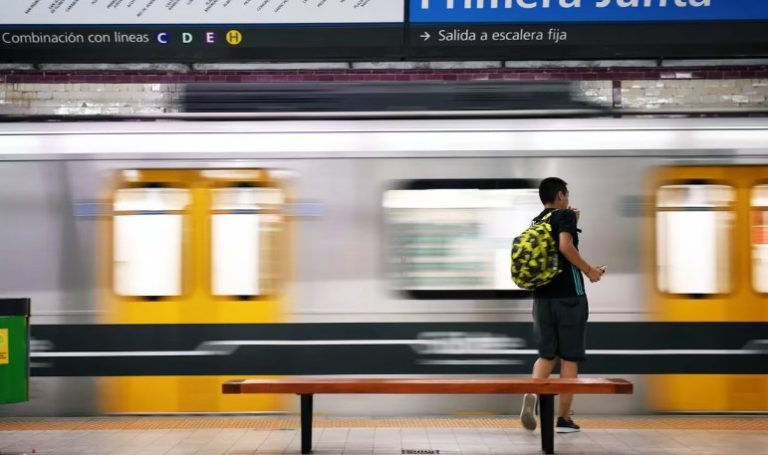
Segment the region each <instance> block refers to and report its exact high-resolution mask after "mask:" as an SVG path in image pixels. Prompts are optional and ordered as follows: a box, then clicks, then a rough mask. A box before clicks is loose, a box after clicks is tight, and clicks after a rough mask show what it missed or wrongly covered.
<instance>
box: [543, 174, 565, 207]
mask: <svg viewBox="0 0 768 455" xmlns="http://www.w3.org/2000/svg"><path fill="white" fill-rule="evenodd" d="M561 191H562V192H563V194H568V184H567V183H565V180H563V179H561V178H557V177H547V178H545V179H544V180H542V181H541V183H540V184H539V199H541V203H542V204H550V203H552V202H555V199H557V193H559V192H561Z"/></svg>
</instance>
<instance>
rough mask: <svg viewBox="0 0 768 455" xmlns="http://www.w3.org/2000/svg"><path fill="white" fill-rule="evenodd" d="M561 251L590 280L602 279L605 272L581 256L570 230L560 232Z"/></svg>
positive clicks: (594, 281)
mask: <svg viewBox="0 0 768 455" xmlns="http://www.w3.org/2000/svg"><path fill="white" fill-rule="evenodd" d="M560 252H561V253H563V256H565V258H566V259H568V261H569V262H570V263H571V264H573V265H575V266H576V267H577V268H578V269H579V270H581V271H582V272H584V273H585V274H586V275H587V277H588V278H589V281H591V282H593V283H596V282H598V281H600V277H601V276H602V275H603V272H602V271H600V270H599V269H598V268H596V267H592V266H591V265H589V263H588V262H587V261H585V260H584V258H583V257H581V254H580V253H579V250H577V249H576V247H575V246H573V236H571V233H570V232H561V233H560Z"/></svg>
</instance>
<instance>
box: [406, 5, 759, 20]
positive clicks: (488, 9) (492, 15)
mask: <svg viewBox="0 0 768 455" xmlns="http://www.w3.org/2000/svg"><path fill="white" fill-rule="evenodd" d="M756 19H768V2H765V1H755V0H414V1H412V2H411V22H414V23H518V24H521V23H564V22H591V23H594V22H638V21H671V22H682V21H740V20H756Z"/></svg>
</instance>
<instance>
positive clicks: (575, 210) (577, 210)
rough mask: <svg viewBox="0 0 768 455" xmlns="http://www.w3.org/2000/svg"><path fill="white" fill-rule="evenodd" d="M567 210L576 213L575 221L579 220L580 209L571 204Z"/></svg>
mask: <svg viewBox="0 0 768 455" xmlns="http://www.w3.org/2000/svg"><path fill="white" fill-rule="evenodd" d="M568 210H573V212H574V213H575V214H576V221H579V217H580V216H581V210H579V209H577V208H576V207H571V206H568Z"/></svg>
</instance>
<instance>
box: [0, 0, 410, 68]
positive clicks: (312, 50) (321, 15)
mask: <svg viewBox="0 0 768 455" xmlns="http://www.w3.org/2000/svg"><path fill="white" fill-rule="evenodd" d="M405 2H406V0H162V1H158V0H5V1H4V2H3V6H2V13H0V61H2V60H5V61H33V62H52V61H53V62H55V61H102V62H104V61H106V62H113V61H122V62H124V61H129V62H130V61H137V62H147V61H212V60H218V61H221V60H237V61H248V60H252V61H253V60H306V59H313V60H317V59H321V60H322V59H358V58H399V57H401V55H402V52H403V39H404V24H403V20H404V16H405V11H406V3H405Z"/></svg>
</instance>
